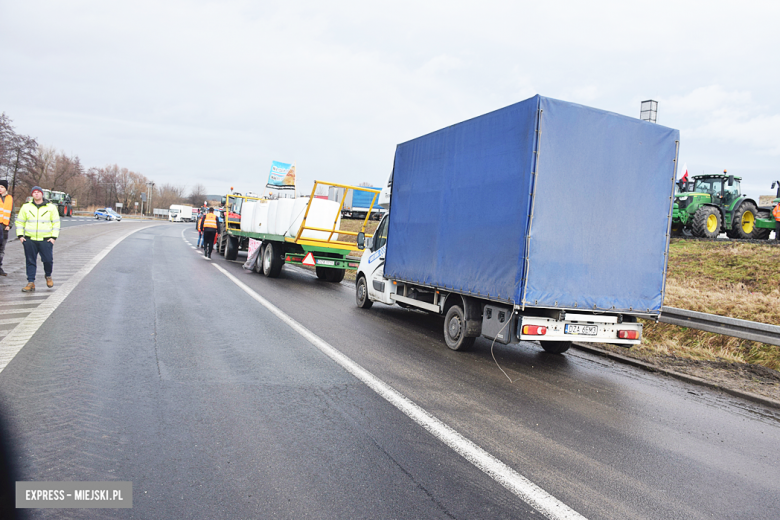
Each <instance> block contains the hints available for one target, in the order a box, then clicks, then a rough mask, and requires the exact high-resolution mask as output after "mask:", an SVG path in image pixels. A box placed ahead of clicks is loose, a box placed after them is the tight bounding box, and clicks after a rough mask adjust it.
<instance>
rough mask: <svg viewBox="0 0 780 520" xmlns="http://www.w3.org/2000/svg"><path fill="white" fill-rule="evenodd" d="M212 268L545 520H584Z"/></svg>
mask: <svg viewBox="0 0 780 520" xmlns="http://www.w3.org/2000/svg"><path fill="white" fill-rule="evenodd" d="M213 265H214V267H216V268H217V269H219V270H220V272H222V274H224V275H225V276H227V277H228V278H229V279H230V280H231V281H232V282H233V283H234V284H236V285H237V286H238V287H239V288H241V289H242V290H243V291H244V292H245V293H247V294H248V295H249V296H250V297H251V298H253V299H254V300H255V301H257V302H258V303H260V305H262V306H263V307H265V308H266V309H268V310H269V311H271V312H272V313H273V314H274V315H276V317H277V318H279V319H280V320H282V321H283V322H284V323H286V324H287V325H288V326H289V327H290V328H292V329H293V330H294V331H295V332H297V333H298V334H300V335H301V336H303V337H304V338H305V339H306V340H307V341H308V342H309V343H311V344H312V345H314V346H315V347H317V348H318V349H319V350H320V351H322V353H324V354H325V355H326V356H328V357H329V358H331V359H332V360H333V361H335V362H336V363H338V364H339V365H341V367H342V368H344V369H345V370H346V371H347V372H349V373H350V374H352V375H353V376H355V377H356V378H357V379H359V380H360V381H362V382H363V383H365V384H366V385H367V386H368V387H369V388H371V389H372V390H373V391H374V392H376V393H377V394H379V396H381V397H382V398H384V399H385V400H387V402H389V403H390V404H392V405H393V406H395V407H396V408H398V410H400V411H401V412H403V413H404V414H405V415H406V416H407V417H409V418H410V419H412V420H413V421H414V422H416V423H417V424H419V425H420V426H422V427H423V428H425V429H426V430H427V431H428V432H429V433H430V434H431V435H433V436H434V437H436V438H437V439H439V440H440V441H441V442H443V443H444V444H445V445H447V446H448V447H449V448H451V449H452V450H453V451H455V452H456V453H458V454H459V455H460V456H462V457H463V458H465V459H466V460H468V461H469V462H471V463H472V464H473V465H474V466H476V467H477V468H478V469H480V470H481V471H483V472H484V473H486V474H487V475H488V476H489V477H491V478H492V479H493V480H495V481H496V482H498V483H499V484H501V485H502V486H504V487H505V488H506V489H508V490H509V491H511V492H512V493H513V494H515V495H516V496H518V497H519V498H520V499H521V500H523V501H524V502H525V503H527V504H528V505H530V506H531V507H533V508H534V509H536V510H537V511H539V512H540V513H541V514H542V515H544V516H545V517H546V518H550V519H555V520H558V519H567V520H569V519H584V518H585V517H584V516H582V515H580V514H579V513H578V512H576V511H574V510H573V509H571V508H570V507H569V506H567V505H566V504H564V503H563V502H561V501H560V500H558V499H557V498H555V497H554V496H552V495H550V494H549V493H547V492H546V491H545V490H543V489H542V488H540V487H539V486H537V485H536V484H534V483H533V482H531V481H530V480H528V479H527V478H525V477H524V476H523V475H521V474H519V473H518V472H516V471H515V470H513V469H512V468H510V467H509V466H507V465H506V464H504V463H503V462H501V461H500V460H498V459H497V458H495V457H494V456H493V455H491V454H490V453H488V452H487V451H485V450H483V449H482V448H480V447H479V446H477V445H476V444H474V443H473V442H472V441H470V440H469V439H467V438H466V437H464V436H463V435H461V434H459V433H458V432H456V431H455V430H453V429H452V428H451V427H450V426H448V425H446V424H445V423H443V422H442V421H440V420H439V419H437V418H436V417H434V416H433V415H431V414H430V413H428V412H427V411H425V410H424V409H423V408H421V407H420V406H418V405H417V404H415V403H414V402H412V401H411V400H410V399H409V398H407V397H406V396H404V395H403V394H401V393H400V392H398V391H397V390H395V389H394V388H392V387H391V386H390V385H388V384H387V383H385V382H383V381H382V380H380V379H379V378H377V377H376V376H374V375H373V374H372V373H371V372H369V371H368V370H366V369H364V368H363V367H361V366H360V365H358V364H357V363H355V362H354V361H352V360H351V359H350V358H348V357H347V356H345V355H344V354H342V353H341V352H339V351H338V350H336V348H334V347H333V346H331V345H330V344H329V343H327V342H326V341H325V340H323V339H322V338H320V337H319V336H317V335H316V334H314V333H313V332H311V331H310V330H309V329H307V328H306V327H304V326H303V325H301V324H300V323H298V322H297V321H295V320H294V319H292V318H291V317H290V316H288V315H287V314H285V313H284V312H282V310H281V309H279V308H278V307H276V306H275V305H274V304H272V303H271V302H269V301H268V300H266V299H265V298H263V297H262V296H260V295H259V294H257V293H256V292H255V291H253V290H252V289H251V288H249V286H247V285H246V284H245V283H243V282H242V281H240V280H239V279H238V278H236V277H235V276H233V275H232V274H230V273H228V272H227V271H226V270H225V269H223V268H222V267H220V265H219V264H213Z"/></svg>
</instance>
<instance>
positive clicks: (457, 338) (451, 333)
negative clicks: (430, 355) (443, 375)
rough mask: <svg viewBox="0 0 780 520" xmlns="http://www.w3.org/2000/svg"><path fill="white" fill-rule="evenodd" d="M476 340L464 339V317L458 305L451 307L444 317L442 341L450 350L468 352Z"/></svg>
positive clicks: (472, 338)
mask: <svg viewBox="0 0 780 520" xmlns="http://www.w3.org/2000/svg"><path fill="white" fill-rule="evenodd" d="M476 339H477V338H474V337H471V338H469V337H466V317H465V315H464V314H463V309H462V308H461V307H460V305H453V306H452V307H450V310H448V311H447V314H446V315H445V316H444V341H445V343H447V346H448V347H449V348H450V349H451V350H458V351H463V350H468V349H470V348H471V347H472V346H473V345H474V341H475V340H476Z"/></svg>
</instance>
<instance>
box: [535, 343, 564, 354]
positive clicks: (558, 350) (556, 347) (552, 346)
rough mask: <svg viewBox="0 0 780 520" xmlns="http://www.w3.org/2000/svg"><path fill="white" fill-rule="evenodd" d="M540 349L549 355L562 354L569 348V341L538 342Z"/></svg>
mask: <svg viewBox="0 0 780 520" xmlns="http://www.w3.org/2000/svg"><path fill="white" fill-rule="evenodd" d="M539 343H541V344H542V348H543V349H544V351H545V352H548V353H550V354H563V353H564V352H566V351H567V350H569V347H571V341H540V342H539Z"/></svg>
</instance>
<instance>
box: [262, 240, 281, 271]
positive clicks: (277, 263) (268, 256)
mask: <svg viewBox="0 0 780 520" xmlns="http://www.w3.org/2000/svg"><path fill="white" fill-rule="evenodd" d="M282 265H283V263H282V248H281V246H280V245H279V244H277V243H276V242H269V243H268V244H267V245H266V246H265V248H264V249H263V274H264V275H266V276H267V277H268V278H276V277H277V276H279V273H281V272H282Z"/></svg>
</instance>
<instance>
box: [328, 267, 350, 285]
mask: <svg viewBox="0 0 780 520" xmlns="http://www.w3.org/2000/svg"><path fill="white" fill-rule="evenodd" d="M327 271H328V272H327V273H326V274H325V281H327V282H330V283H341V281H342V280H343V279H344V273H345V271H346V269H328V270H327Z"/></svg>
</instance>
